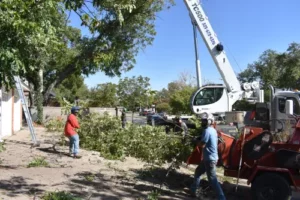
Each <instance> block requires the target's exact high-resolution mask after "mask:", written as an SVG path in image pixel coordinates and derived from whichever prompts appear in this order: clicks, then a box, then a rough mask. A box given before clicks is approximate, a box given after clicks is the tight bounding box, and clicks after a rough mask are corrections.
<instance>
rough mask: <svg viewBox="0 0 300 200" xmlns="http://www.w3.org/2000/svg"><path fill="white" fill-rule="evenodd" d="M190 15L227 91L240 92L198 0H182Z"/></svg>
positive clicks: (228, 63)
mask: <svg viewBox="0 0 300 200" xmlns="http://www.w3.org/2000/svg"><path fill="white" fill-rule="evenodd" d="M184 2H185V4H186V6H187V8H188V10H189V12H190V15H191V17H192V18H193V19H192V20H194V22H195V23H196V25H197V27H198V30H199V32H200V33H201V36H202V38H203V40H204V42H205V44H206V46H207V48H208V50H209V53H210V54H211V56H212V58H213V60H214V62H215V64H216V65H217V68H218V70H219V73H220V74H221V76H222V79H223V81H224V83H225V85H226V88H227V91H228V93H236V92H237V93H240V92H241V91H242V89H241V84H240V83H239V81H238V79H237V77H236V75H235V73H234V71H233V69H232V67H231V65H230V62H229V60H228V59H227V56H226V54H225V52H224V51H223V46H222V45H221V44H220V42H219V40H218V38H217V36H216V34H215V32H214V30H213V29H212V27H211V25H210V23H209V21H208V17H207V16H206V14H205V13H204V11H203V9H202V7H201V5H200V3H199V1H198V0H184Z"/></svg>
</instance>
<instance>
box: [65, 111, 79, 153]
mask: <svg viewBox="0 0 300 200" xmlns="http://www.w3.org/2000/svg"><path fill="white" fill-rule="evenodd" d="M78 112H79V107H77V106H74V107H72V109H71V114H70V115H69V116H68V118H67V121H66V125H65V136H66V137H68V138H69V140H70V156H73V157H74V158H81V156H79V155H78V153H79V135H78V133H77V132H76V129H78V128H79V123H78V120H77V114H78Z"/></svg>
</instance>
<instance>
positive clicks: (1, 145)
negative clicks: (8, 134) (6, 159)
mask: <svg viewBox="0 0 300 200" xmlns="http://www.w3.org/2000/svg"><path fill="white" fill-rule="evenodd" d="M5 150H6V148H5V146H4V142H0V152H3V151H5Z"/></svg>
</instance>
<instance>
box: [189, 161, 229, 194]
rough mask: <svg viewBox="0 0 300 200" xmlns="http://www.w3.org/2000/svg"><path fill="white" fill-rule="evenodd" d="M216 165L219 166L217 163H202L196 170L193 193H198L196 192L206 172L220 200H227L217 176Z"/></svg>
mask: <svg viewBox="0 0 300 200" xmlns="http://www.w3.org/2000/svg"><path fill="white" fill-rule="evenodd" d="M216 164H217V162H216V161H202V162H201V163H200V164H199V166H198V167H197V168H196V170H195V175H194V183H193V184H192V186H191V191H192V192H193V193H194V194H195V193H196V190H197V189H198V188H199V186H200V181H201V175H203V174H204V173H205V172H206V175H207V179H208V181H209V183H210V185H211V187H212V188H213V189H214V191H215V192H216V193H217V196H218V200H226V198H225V195H224V193H223V190H222V188H221V186H220V184H219V181H218V178H217V175H216Z"/></svg>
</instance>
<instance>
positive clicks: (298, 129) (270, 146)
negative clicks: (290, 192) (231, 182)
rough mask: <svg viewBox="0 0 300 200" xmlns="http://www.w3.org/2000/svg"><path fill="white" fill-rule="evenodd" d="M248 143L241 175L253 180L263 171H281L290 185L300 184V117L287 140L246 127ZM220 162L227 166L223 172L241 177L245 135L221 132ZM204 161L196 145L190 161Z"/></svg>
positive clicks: (191, 162) (261, 130)
mask: <svg viewBox="0 0 300 200" xmlns="http://www.w3.org/2000/svg"><path fill="white" fill-rule="evenodd" d="M245 128H246V135H245V143H244V149H243V157H242V158H243V160H242V167H241V171H240V178H241V179H247V180H248V182H247V183H248V184H250V183H252V181H253V180H254V179H255V177H256V176H257V175H259V174H260V173H262V172H274V173H280V174H281V175H283V176H284V177H286V179H287V180H288V181H289V183H290V185H291V186H295V187H296V189H297V187H299V186H300V173H299V169H300V146H299V143H300V120H299V121H298V123H297V125H296V126H295V127H294V128H295V130H294V133H293V135H292V137H291V139H290V140H288V141H287V142H281V143H279V142H274V141H273V136H272V134H271V133H270V132H269V131H264V130H263V129H262V128H257V127H245ZM218 136H219V144H218V152H219V161H218V166H222V167H223V168H224V175H225V176H229V177H235V178H237V177H238V169H239V159H240V155H241V145H242V139H243V138H242V134H241V136H240V137H239V138H237V139H235V138H234V137H232V136H230V135H227V134H224V133H222V132H221V131H218ZM201 160H202V152H201V149H199V148H198V147H196V148H195V149H194V151H193V152H192V154H191V155H190V157H189V158H188V160H187V164H189V165H190V164H191V165H198V164H199V163H200V162H201Z"/></svg>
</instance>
